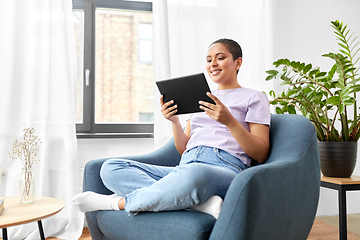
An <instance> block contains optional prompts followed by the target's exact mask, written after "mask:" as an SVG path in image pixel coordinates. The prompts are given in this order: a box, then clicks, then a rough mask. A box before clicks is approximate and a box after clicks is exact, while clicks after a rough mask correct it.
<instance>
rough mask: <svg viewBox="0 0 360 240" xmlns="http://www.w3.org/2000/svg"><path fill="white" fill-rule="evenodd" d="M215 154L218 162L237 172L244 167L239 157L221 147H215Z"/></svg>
mask: <svg viewBox="0 0 360 240" xmlns="http://www.w3.org/2000/svg"><path fill="white" fill-rule="evenodd" d="M216 156H217V157H218V160H219V161H220V162H222V163H223V164H225V165H228V166H230V167H232V168H235V169H236V170H237V171H238V172H242V171H243V170H244V169H246V166H245V164H244V163H243V162H242V161H241V160H240V159H238V158H237V157H235V156H233V155H231V154H229V153H227V152H225V151H223V150H221V149H216Z"/></svg>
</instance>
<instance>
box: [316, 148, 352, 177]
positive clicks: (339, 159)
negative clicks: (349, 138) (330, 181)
mask: <svg viewBox="0 0 360 240" xmlns="http://www.w3.org/2000/svg"><path fill="white" fill-rule="evenodd" d="M319 154H320V167H321V172H322V173H323V174H324V176H326V177H339V178H347V177H350V176H351V174H352V173H353V171H354V168H355V164H356V157H357V142H319Z"/></svg>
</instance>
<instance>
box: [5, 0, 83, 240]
mask: <svg viewBox="0 0 360 240" xmlns="http://www.w3.org/2000/svg"><path fill="white" fill-rule="evenodd" d="M0 34H1V38H0V53H1V54H0V69H1V70H0V91H1V93H0V113H1V117H0V196H18V195H19V193H18V185H19V178H20V174H21V163H20V160H12V159H10V158H9V156H8V153H9V152H10V151H11V147H12V143H13V142H14V140H15V139H18V138H19V137H20V136H21V135H22V129H23V124H26V126H27V127H34V128H35V130H36V132H35V134H36V135H38V136H39V137H40V138H41V141H42V145H41V149H40V153H39V159H40V161H39V162H37V163H35V164H34V167H33V168H34V174H35V180H36V188H35V189H36V190H35V191H36V196H46V197H54V198H58V199H61V200H63V201H64V202H65V203H66V206H65V208H64V209H63V210H62V211H61V212H60V213H58V214H56V215H55V216H53V217H50V218H48V219H45V220H43V226H44V231H45V235H46V237H47V236H56V237H59V238H62V239H78V238H79V237H80V235H81V232H82V228H83V223H84V218H83V215H82V214H80V213H79V212H78V211H77V210H76V209H75V208H74V207H73V206H72V204H71V198H72V196H73V195H75V194H76V193H78V192H80V187H81V173H80V167H79V166H78V164H77V161H76V157H77V156H76V154H77V153H76V149H77V145H76V144H77V141H76V132H75V109H74V108H75V104H74V101H75V100H74V94H75V92H74V82H75V81H74V79H75V76H76V72H75V71H76V69H75V67H76V62H75V57H76V56H75V44H74V31H73V23H72V1H71V0H56V1H49V0H37V1H34V0H32V1H27V0H12V1H1V8H0ZM8 235H9V238H10V239H24V238H25V239H39V233H38V229H37V225H36V223H30V224H26V225H21V226H18V227H10V228H8Z"/></svg>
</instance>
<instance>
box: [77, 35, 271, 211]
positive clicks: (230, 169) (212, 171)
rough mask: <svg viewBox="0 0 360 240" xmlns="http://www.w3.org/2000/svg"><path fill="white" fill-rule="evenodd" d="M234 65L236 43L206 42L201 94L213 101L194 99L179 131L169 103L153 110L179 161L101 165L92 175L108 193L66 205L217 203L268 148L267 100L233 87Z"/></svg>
mask: <svg viewBox="0 0 360 240" xmlns="http://www.w3.org/2000/svg"><path fill="white" fill-rule="evenodd" d="M241 64H242V50H241V47H240V46H239V44H238V43H237V42H235V41H233V40H230V39H219V40H217V41H215V42H214V43H212V44H211V45H210V47H209V48H208V52H207V56H206V70H207V72H208V74H209V76H210V78H211V79H212V80H213V81H214V82H215V83H217V86H218V88H217V89H216V90H214V91H212V93H207V94H208V96H209V97H210V98H211V99H213V100H214V102H215V104H211V103H208V102H203V101H200V102H199V107H200V108H201V109H202V110H203V112H201V113H195V114H192V116H191V118H190V119H189V120H188V121H187V123H186V127H185V130H183V127H182V126H181V124H180V122H179V119H178V116H177V115H174V114H175V113H176V111H177V105H174V106H172V107H170V106H171V105H172V104H173V101H169V102H166V103H164V102H163V97H162V96H161V99H160V102H161V112H162V114H163V115H164V117H165V118H166V119H168V120H169V121H171V122H172V128H173V135H174V140H175V146H176V148H177V150H178V151H179V153H180V154H182V158H181V161H180V164H179V165H178V166H176V167H161V166H154V165H149V164H144V163H139V162H135V161H130V160H126V159H110V160H107V161H106V162H105V163H104V164H103V166H102V169H101V173H100V175H101V178H102V180H103V183H104V185H105V186H106V187H107V188H108V189H109V190H111V191H113V192H114V193H115V194H114V195H101V194H97V193H93V192H84V193H81V194H78V195H76V196H75V197H74V198H73V202H74V204H75V205H76V206H77V207H78V208H79V210H80V211H82V212H87V211H95V210H110V209H113V210H123V209H125V210H126V211H128V212H139V211H166V210H179V209H186V208H194V209H200V210H201V209H202V207H203V206H204V205H205V206H206V205H208V203H209V202H210V204H212V203H214V204H218V205H219V204H220V205H221V201H222V200H221V199H222V198H224V196H225V194H226V191H227V189H228V187H229V185H230V183H231V181H232V180H233V178H234V177H235V176H236V175H237V174H238V173H240V172H241V171H243V170H245V169H246V168H248V167H250V163H251V161H253V160H255V161H257V162H259V163H263V162H265V161H266V159H267V155H268V152H269V146H270V142H269V125H270V110H269V103H268V100H267V98H266V95H265V94H263V93H262V92H260V91H257V90H252V89H248V88H242V87H241V86H240V85H239V83H238V81H237V73H238V71H239V69H240V67H241ZM175 104H176V103H175ZM214 196H217V197H214ZM214 199H215V200H214ZM211 202H212V203H211Z"/></svg>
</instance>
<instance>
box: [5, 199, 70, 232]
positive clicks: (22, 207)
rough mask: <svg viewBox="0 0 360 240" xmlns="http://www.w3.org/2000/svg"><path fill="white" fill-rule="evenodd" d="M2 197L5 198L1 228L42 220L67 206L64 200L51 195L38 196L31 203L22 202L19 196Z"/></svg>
mask: <svg viewBox="0 0 360 240" xmlns="http://www.w3.org/2000/svg"><path fill="white" fill-rule="evenodd" d="M0 199H5V202H4V203H5V205H4V211H3V212H2V213H1V214H0V228H7V227H11V226H16V225H20V224H25V223H30V222H35V221H40V220H42V219H44V218H48V217H50V216H53V215H55V214H56V213H58V212H60V211H61V209H63V208H64V206H65V203H64V202H63V201H61V200H59V199H56V198H49V197H37V198H35V201H34V203H29V204H20V198H19V197H0Z"/></svg>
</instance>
